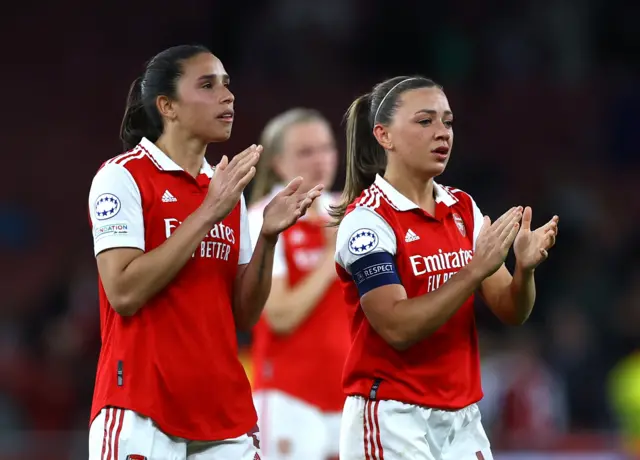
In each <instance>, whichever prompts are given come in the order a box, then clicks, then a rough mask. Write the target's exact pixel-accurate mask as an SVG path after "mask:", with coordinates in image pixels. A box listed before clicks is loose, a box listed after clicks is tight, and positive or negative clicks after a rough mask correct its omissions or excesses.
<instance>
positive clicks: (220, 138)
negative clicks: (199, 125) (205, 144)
mask: <svg viewBox="0 0 640 460" xmlns="http://www.w3.org/2000/svg"><path fill="white" fill-rule="evenodd" d="M230 137H231V128H229V129H227V130H225V131H221V132H217V133H212V134H210V135H209V143H214V142H225V141H228V140H229V138H230Z"/></svg>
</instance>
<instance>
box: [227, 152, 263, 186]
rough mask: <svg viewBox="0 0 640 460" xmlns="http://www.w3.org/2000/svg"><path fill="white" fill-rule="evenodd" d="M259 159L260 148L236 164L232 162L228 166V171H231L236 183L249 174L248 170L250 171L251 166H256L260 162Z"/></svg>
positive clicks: (230, 173)
mask: <svg viewBox="0 0 640 460" xmlns="http://www.w3.org/2000/svg"><path fill="white" fill-rule="evenodd" d="M259 160H260V150H259V149H258V150H256V151H254V152H253V153H252V154H251V155H248V156H246V157H244V159H242V160H241V161H239V162H238V163H236V164H235V165H233V166H232V165H231V164H230V165H229V167H228V171H229V175H230V178H231V180H232V181H233V182H236V183H237V182H238V181H240V180H241V179H242V178H243V177H245V175H246V174H247V172H249V170H250V169H251V168H254V167H255V166H256V165H257V164H258V161H259Z"/></svg>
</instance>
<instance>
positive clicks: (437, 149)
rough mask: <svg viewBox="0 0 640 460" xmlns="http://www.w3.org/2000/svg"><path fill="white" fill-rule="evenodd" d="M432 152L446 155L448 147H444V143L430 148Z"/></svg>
mask: <svg viewBox="0 0 640 460" xmlns="http://www.w3.org/2000/svg"><path fill="white" fill-rule="evenodd" d="M432 152H433V153H439V154H440V155H446V154H448V153H449V147H445V146H444V145H443V146H441V147H438V148H436V149H433V150H432Z"/></svg>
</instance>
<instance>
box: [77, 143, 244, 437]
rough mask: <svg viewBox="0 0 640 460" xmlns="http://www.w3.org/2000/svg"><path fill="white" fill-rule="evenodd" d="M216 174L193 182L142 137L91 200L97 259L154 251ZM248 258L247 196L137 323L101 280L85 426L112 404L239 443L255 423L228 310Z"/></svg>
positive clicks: (106, 168)
mask: <svg viewBox="0 0 640 460" xmlns="http://www.w3.org/2000/svg"><path fill="white" fill-rule="evenodd" d="M212 175H213V170H212V168H211V166H209V165H208V164H207V163H206V162H205V163H204V164H203V167H202V170H201V173H200V175H199V176H198V177H197V178H194V177H192V176H190V175H189V174H188V173H187V172H185V171H184V170H182V168H180V167H179V166H178V165H177V164H175V163H174V162H173V161H172V160H171V159H170V158H169V157H168V156H167V155H165V154H164V153H163V152H162V151H161V150H160V149H158V148H157V147H156V146H155V145H154V144H153V143H152V142H150V141H148V140H147V139H143V140H142V141H141V143H140V144H139V145H138V146H137V147H136V148H135V149H133V150H132V151H131V152H127V153H125V154H122V155H120V156H117V157H115V158H113V159H111V160H109V161H107V162H106V163H105V164H104V165H103V166H102V168H101V169H100V170H99V171H98V173H97V174H96V176H95V178H94V180H93V183H92V185H91V192H90V196H89V208H90V215H91V222H92V227H93V237H94V251H95V254H96V255H98V254H99V253H100V252H102V251H104V250H107V249H111V248H121V247H132V248H139V249H141V250H143V251H151V250H153V249H154V248H156V247H158V246H160V245H161V244H162V243H164V242H165V241H166V240H167V239H168V238H169V237H170V236H171V234H172V232H173V231H175V229H176V228H177V227H178V226H179V225H180V224H181V223H182V222H183V221H184V219H185V218H187V217H188V216H189V215H190V214H192V213H193V212H194V211H195V210H196V208H198V206H200V204H201V203H202V201H203V199H204V197H205V195H206V194H207V190H208V186H209V181H210V179H211V177H212ZM251 252H252V250H251V238H250V235H249V229H248V218H247V214H246V207H245V204H244V199H243V201H241V203H239V204H238V205H237V206H236V207H235V208H234V209H233V211H232V212H231V214H229V216H227V217H226V218H225V219H224V220H223V221H222V222H220V223H218V224H216V225H215V226H213V228H212V229H211V230H210V231H209V233H208V234H207V236H206V237H205V238H204V239H203V241H202V242H201V244H200V246H199V247H198V249H197V250H196V251H195V252H194V254H193V255H192V258H191V260H190V261H189V262H187V264H186V265H185V267H184V268H183V269H182V270H181V271H180V272H179V274H178V275H177V276H176V278H175V279H174V280H173V281H171V283H170V284H169V285H168V286H167V287H166V288H165V289H164V290H162V291H161V292H160V293H158V294H157V295H156V296H155V297H153V298H152V299H151V300H149V301H148V302H147V303H146V304H145V305H144V306H143V307H142V308H141V309H140V310H139V311H138V312H137V313H136V314H134V315H133V316H131V317H123V316H120V315H118V314H117V313H116V312H115V311H114V310H113V308H112V307H111V305H110V304H109V299H108V298H107V296H106V294H105V291H104V288H103V286H102V283H101V282H100V284H99V289H100V326H101V336H102V348H101V350H100V358H99V361H98V370H97V375H96V384H95V391H94V397H93V407H92V409H91V420H93V419H94V418H95V417H96V415H97V414H98V413H99V412H100V410H101V409H102V408H103V407H105V406H115V407H120V408H124V409H130V410H133V411H135V412H137V413H139V414H141V415H144V416H148V417H150V418H151V419H153V420H154V421H155V422H156V423H157V424H158V426H159V427H160V428H161V429H162V430H163V431H164V432H166V433H168V434H170V435H173V436H178V437H182V438H186V439H191V440H207V441H209V440H222V439H228V438H234V437H238V436H240V435H242V434H244V433H247V432H248V431H249V430H250V429H251V428H252V427H253V426H254V425H255V424H256V421H257V416H256V413H255V410H254V407H253V402H252V398H251V388H250V385H249V381H248V379H247V376H246V374H245V372H244V369H243V367H242V365H241V364H240V361H239V360H238V353H237V351H238V350H237V342H236V328H235V323H234V320H233V313H232V309H231V306H232V299H233V285H234V281H235V276H236V272H237V266H238V264H246V263H248V262H249V260H250V259H251Z"/></svg>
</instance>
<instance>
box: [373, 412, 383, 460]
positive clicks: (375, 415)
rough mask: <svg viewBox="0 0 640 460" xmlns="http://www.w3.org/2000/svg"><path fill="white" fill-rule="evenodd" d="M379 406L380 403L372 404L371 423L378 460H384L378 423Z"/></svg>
mask: <svg viewBox="0 0 640 460" xmlns="http://www.w3.org/2000/svg"><path fill="white" fill-rule="evenodd" d="M379 405H380V401H376V402H375V403H374V404H373V423H374V425H375V427H376V442H377V444H378V454H379V456H380V460H384V452H383V450H382V441H381V440H380V422H379V421H378V406H379Z"/></svg>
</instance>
